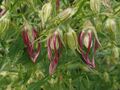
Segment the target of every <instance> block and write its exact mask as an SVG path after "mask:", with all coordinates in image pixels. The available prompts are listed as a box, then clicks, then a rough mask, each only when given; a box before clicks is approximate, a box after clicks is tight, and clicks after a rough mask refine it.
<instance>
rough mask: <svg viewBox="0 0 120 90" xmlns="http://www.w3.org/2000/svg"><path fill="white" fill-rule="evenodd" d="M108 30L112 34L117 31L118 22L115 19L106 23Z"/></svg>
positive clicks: (110, 19)
mask: <svg viewBox="0 0 120 90" xmlns="http://www.w3.org/2000/svg"><path fill="white" fill-rule="evenodd" d="M105 27H106V29H108V30H109V31H110V32H114V31H115V30H116V22H115V20H114V19H113V18H108V19H107V20H106V23H105Z"/></svg>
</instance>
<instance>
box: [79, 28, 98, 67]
mask: <svg viewBox="0 0 120 90" xmlns="http://www.w3.org/2000/svg"><path fill="white" fill-rule="evenodd" d="M78 42H79V50H80V52H81V54H82V57H83V61H84V62H85V63H86V64H87V65H89V66H90V67H93V68H94V67H95V61H94V55H95V53H96V50H97V48H98V47H99V43H98V41H97V39H96V37H95V35H94V33H93V32H92V31H91V30H83V31H81V32H80V34H79V37H78ZM92 43H94V45H92ZM84 47H86V48H87V49H85V48H84ZM92 49H93V55H92V58H90V51H91V50H92ZM90 59H92V60H90Z"/></svg>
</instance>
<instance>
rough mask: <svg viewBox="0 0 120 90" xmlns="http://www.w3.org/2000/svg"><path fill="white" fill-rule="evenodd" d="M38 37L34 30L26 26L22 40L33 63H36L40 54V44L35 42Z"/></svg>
mask: <svg viewBox="0 0 120 90" xmlns="http://www.w3.org/2000/svg"><path fill="white" fill-rule="evenodd" d="M37 37H38V34H37V31H36V30H35V29H34V28H32V29H30V28H29V27H28V26H24V29H23V31H22V38H23V41H24V44H25V46H26V48H27V53H28V55H29V57H30V59H31V60H32V61H33V63H35V62H36V60H37V58H38V56H39V54H40V42H39V41H36V42H35V40H36V39H37Z"/></svg>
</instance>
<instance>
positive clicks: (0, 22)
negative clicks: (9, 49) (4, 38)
mask: <svg viewBox="0 0 120 90" xmlns="http://www.w3.org/2000/svg"><path fill="white" fill-rule="evenodd" d="M8 16H9V12H6V13H5V14H3V16H2V17H1V18H0V34H1V33H2V32H4V30H6V29H7V28H8V26H9V21H10V20H9V17H8Z"/></svg>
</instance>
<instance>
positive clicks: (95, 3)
mask: <svg viewBox="0 0 120 90" xmlns="http://www.w3.org/2000/svg"><path fill="white" fill-rule="evenodd" d="M100 6H101V0H90V8H91V10H92V11H93V12H94V13H99V12H100Z"/></svg>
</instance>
